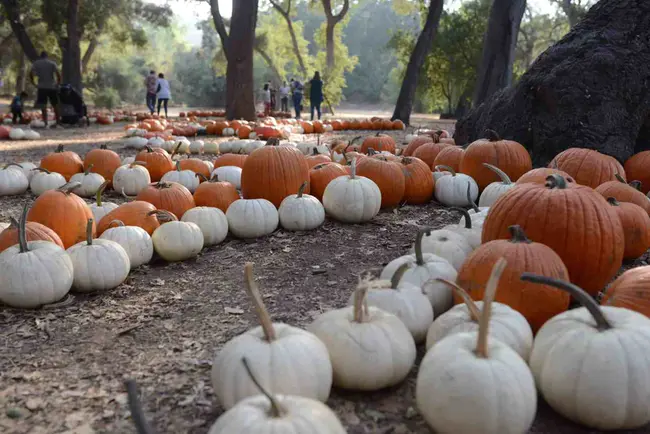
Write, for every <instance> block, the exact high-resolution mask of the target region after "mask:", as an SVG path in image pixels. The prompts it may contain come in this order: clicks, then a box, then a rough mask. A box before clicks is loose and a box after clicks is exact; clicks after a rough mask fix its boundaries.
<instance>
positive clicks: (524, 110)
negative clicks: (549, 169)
mask: <svg viewBox="0 0 650 434" xmlns="http://www.w3.org/2000/svg"><path fill="white" fill-rule="evenodd" d="M648 40H650V2H648V1H647V0H601V1H600V2H599V3H597V4H596V5H595V6H594V7H592V8H591V10H590V11H589V12H588V13H587V15H586V16H585V17H584V19H583V20H582V21H581V22H579V23H578V24H577V25H576V26H575V27H574V28H573V29H572V30H571V31H570V32H569V33H568V34H567V35H566V36H565V37H564V38H562V39H561V40H560V41H559V42H558V43H556V44H555V45H554V46H552V47H550V48H549V49H548V50H546V52H544V53H543V54H542V55H541V56H539V58H538V59H537V60H536V61H535V62H534V63H533V65H532V66H531V68H530V69H529V70H528V71H527V72H526V73H525V74H524V76H523V77H522V78H521V80H519V82H518V83H517V84H516V85H515V86H513V87H510V88H508V89H504V90H502V91H499V92H497V93H496V94H494V95H493V96H492V97H491V98H490V99H489V100H487V101H486V102H484V103H483V104H481V105H480V106H478V107H476V108H474V109H473V110H472V111H470V113H469V114H468V115H467V116H466V117H465V118H463V119H461V120H460V121H459V122H458V124H457V126H456V133H455V138H456V142H457V143H461V144H462V143H468V142H470V141H473V140H475V139H477V138H479V137H481V135H482V134H483V132H484V130H485V129H486V128H490V129H493V130H495V131H498V132H499V134H500V135H501V136H502V137H504V138H507V139H511V140H516V141H518V142H520V143H522V144H523V145H524V146H526V147H527V148H528V150H529V151H530V152H531V156H532V158H533V163H534V164H535V165H546V164H547V163H548V162H549V161H550V160H551V159H552V158H553V157H554V156H555V155H556V154H558V153H559V152H561V151H563V150H565V149H567V148H569V147H580V148H590V149H595V150H597V151H600V152H602V153H605V154H608V155H611V156H613V157H615V158H617V159H618V160H619V161H621V162H624V161H625V160H626V159H627V158H629V157H630V156H631V155H632V154H634V153H635V152H639V151H641V150H645V149H649V148H650V141H649V139H648V137H649V135H648V129H649V127H647V126H646V127H644V122H646V120H647V119H648V117H649V115H650V81H649V80H648V77H649V76H650V44H648Z"/></svg>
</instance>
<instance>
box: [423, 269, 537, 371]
mask: <svg viewBox="0 0 650 434" xmlns="http://www.w3.org/2000/svg"><path fill="white" fill-rule="evenodd" d="M493 276H494V269H493V275H492V276H490V279H493ZM441 283H445V284H447V285H448V286H449V288H450V289H451V288H453V290H454V292H456V294H458V296H459V297H461V298H462V299H463V301H464V303H461V304H457V305H456V306H454V307H453V308H451V309H450V310H448V311H447V312H445V313H444V314H442V315H440V316H438V317H437V318H436V321H435V322H434V323H433V324H432V325H431V327H429V330H428V332H427V343H426V345H427V350H429V349H431V348H432V347H433V346H435V345H436V344H437V343H438V342H440V341H442V340H443V339H445V338H446V337H447V336H450V335H453V334H456V333H464V332H474V331H477V330H478V328H479V319H480V317H481V309H483V306H484V305H485V301H482V302H481V301H477V302H475V301H473V300H472V298H471V297H470V295H469V294H468V293H467V291H465V290H464V289H463V288H461V287H460V286H458V285H457V284H456V283H454V282H453V281H449V280H444V281H441ZM489 284H490V281H489V280H488V285H489ZM484 298H485V297H484ZM490 337H494V338H496V339H498V340H499V341H500V342H502V343H504V344H506V345H508V346H509V347H510V348H512V349H513V350H514V351H515V352H516V353H517V354H519V355H520V356H521V358H522V359H524V360H525V361H528V358H529V357H530V351H531V349H532V348H533V331H532V329H531V328H530V325H529V324H528V321H527V320H526V318H525V317H524V316H523V315H522V314H520V313H519V312H517V311H516V310H514V309H513V308H511V307H510V306H508V305H507V304H503V303H496V302H494V303H492V307H491V313H490Z"/></svg>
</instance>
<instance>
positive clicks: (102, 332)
mask: <svg viewBox="0 0 650 434" xmlns="http://www.w3.org/2000/svg"><path fill="white" fill-rule="evenodd" d="M431 122H432V120H431V119H430V118H422V119H421V123H431ZM439 125H442V126H446V127H447V128H449V127H452V126H453V124H449V123H441V124H439ZM396 135H398V136H400V139H402V138H403V133H402V134H396ZM121 136H122V126H121V125H115V126H111V127H101V128H100V127H91V128H88V129H65V130H52V131H46V132H43V139H42V140H40V141H34V142H20V143H12V142H0V162H2V163H8V162H12V161H24V160H31V161H34V162H38V161H39V159H40V158H41V157H42V156H44V155H45V154H46V153H48V152H50V151H51V150H52V149H53V147H54V146H55V145H57V144H60V143H63V144H65V145H66V148H67V149H68V150H73V151H76V152H78V153H80V154H81V155H83V154H84V153H85V152H87V151H88V150H89V149H90V148H92V147H93V146H96V145H97V144H100V143H104V142H108V143H109V147H110V148H111V149H114V150H116V151H117V152H118V153H120V154H121V155H123V156H126V155H133V154H134V151H128V150H125V149H123V147H122V146H121V144H119V143H118V142H115V139H118V138H119V137H121ZM332 137H333V136H332ZM295 139H297V140H300V139H301V138H300V137H297V138H295ZM311 140H315V138H311ZM206 158H207V157H206ZM32 200H33V197H32V196H31V195H30V194H26V195H23V196H17V197H8V198H7V197H3V198H0V222H7V221H8V220H9V216H18V215H19V212H20V209H21V208H22V206H23V205H24V204H25V203H30V202H32ZM106 200H110V201H114V202H121V199H120V198H119V197H117V196H115V195H111V194H109V195H107V197H106ZM457 219H458V217H457V216H455V215H453V216H452V214H451V213H450V212H449V211H448V210H446V209H444V208H441V207H438V206H436V205H434V204H430V205H427V206H422V207H413V206H406V207H403V208H400V209H398V210H395V211H383V212H381V213H380V214H379V215H378V216H377V218H375V220H374V221H373V222H372V223H371V224H365V225H342V224H339V223H336V222H332V221H326V223H325V224H324V225H323V226H322V227H320V228H319V229H317V230H315V231H312V232H309V233H290V232H287V231H284V230H282V229H280V230H277V231H276V232H275V233H273V235H271V236H269V237H266V238H260V239H257V240H252V241H242V240H236V239H233V238H227V239H226V240H225V241H224V242H223V243H222V244H220V245H218V246H213V247H210V248H207V249H204V250H203V252H202V253H201V254H200V255H199V256H198V257H197V258H196V259H194V260H190V261H186V262H182V263H175V264H167V263H165V262H163V261H161V260H159V259H154V261H153V262H152V263H151V264H149V265H147V266H142V267H140V268H138V269H136V270H134V271H133V272H132V273H131V274H130V276H129V278H128V279H127V281H126V282H125V283H124V284H122V285H121V286H120V287H118V288H117V289H114V290H112V291H107V292H104V293H96V294H91V295H82V294H74V296H73V297H74V299H73V300H72V302H71V303H70V304H69V305H67V306H61V307H54V308H47V309H39V310H33V311H19V310H13V309H9V308H6V307H0V353H1V354H2V357H0V409H1V410H2V411H1V413H0V432H3V433H31V434H37V433H38V434H41V433H63V432H65V433H69V434H71V433H77V434H89V433H93V432H97V433H132V432H135V430H134V427H133V424H132V421H131V419H130V416H129V410H128V406H127V399H126V394H125V391H124V385H123V382H124V380H125V379H127V378H133V379H135V380H136V381H137V383H138V385H139V387H140V390H141V401H142V403H143V406H144V409H145V412H146V415H147V417H148V419H149V420H150V421H151V423H152V425H153V426H154V427H155V429H156V432H159V433H196V434H199V433H206V432H207V431H208V429H209V427H210V426H211V425H212V423H213V422H214V421H215V420H216V419H217V418H218V417H219V415H220V414H221V413H222V409H221V408H220V407H219V405H218V404H217V403H216V401H215V397H214V395H213V392H212V388H211V383H210V367H211V363H212V360H213V358H214V355H215V353H216V351H217V350H218V349H219V348H220V347H221V346H222V345H223V344H224V343H226V342H227V341H228V340H229V339H231V338H233V337H235V336H236V335H238V334H240V333H242V332H244V331H246V330H247V329H249V328H252V327H253V326H255V325H257V324H256V321H255V317H254V314H253V312H252V309H251V305H250V303H249V301H248V299H247V296H246V293H245V291H244V288H243V265H244V262H245V261H252V262H253V263H254V270H255V275H256V277H257V280H258V282H259V285H260V288H261V291H262V294H263V296H264V300H265V302H266V304H267V306H268V309H269V311H270V313H271V315H272V318H273V320H274V321H276V322H286V323H289V324H291V325H295V326H300V327H304V326H306V325H307V324H309V323H310V322H311V321H312V319H313V318H314V317H315V316H317V315H318V314H320V313H321V312H324V311H326V310H329V309H334V308H339V307H342V306H344V305H345V304H346V302H347V300H348V297H349V295H350V292H351V290H352V289H353V288H354V286H355V284H356V282H357V281H358V278H359V276H360V275H361V274H364V273H366V272H372V273H375V274H378V272H379V271H380V270H381V268H382V267H383V265H385V264H386V263H387V262H388V261H390V260H391V259H393V258H395V257H397V256H399V255H402V254H405V253H406V252H407V250H408V249H409V247H410V246H411V243H412V242H413V239H414V236H415V232H416V230H417V229H418V228H419V227H423V226H430V227H432V228H440V227H442V226H444V225H445V224H448V223H449V222H450V221H452V220H457ZM422 356H423V349H422V348H420V351H419V356H418V360H417V363H416V366H415V367H414V368H413V370H412V372H411V375H410V376H409V377H408V379H407V380H406V381H405V382H403V383H402V384H400V385H399V386H397V387H394V388H391V389H388V390H383V391H380V392H374V393H349V392H344V391H341V390H336V389H334V390H333V391H332V394H331V397H330V399H329V401H328V402H327V404H328V405H329V406H330V407H331V408H332V409H333V410H334V411H335V412H336V413H337V414H338V416H339V417H340V419H341V420H342V422H343V423H344V425H345V426H346V427H347V429H348V432H350V433H355V434H356V433H358V434H361V433H376V434H380V433H382V434H387V433H393V434H400V433H402V434H403V433H428V432H430V431H429V429H428V428H427V426H426V424H425V423H424V421H423V419H422V418H421V417H420V416H419V415H418V412H417V410H416V409H415V402H414V394H415V393H414V392H415V391H414V389H415V379H416V373H417V365H418V364H419V361H420V360H421V358H422ZM649 431H650V429H644V430H639V431H637V432H649ZM530 432H531V433H548V434H550V433H555V434H561V433H585V434H586V433H594V432H596V431H591V430H587V429H583V428H580V427H578V426H576V425H574V424H572V423H570V422H568V421H566V420H565V419H564V418H562V417H560V416H559V415H557V414H556V413H554V412H553V411H552V410H551V409H550V408H549V407H548V406H547V405H546V404H545V403H543V402H540V404H539V409H538V415H537V419H536V421H535V424H534V426H533V428H532V429H531V431H530Z"/></svg>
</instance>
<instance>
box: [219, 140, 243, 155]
mask: <svg viewBox="0 0 650 434" xmlns="http://www.w3.org/2000/svg"><path fill="white" fill-rule="evenodd" d="M237 141H238V140H228V141H225V142H221V143H219V153H220V154H231V153H232V152H231V151H232V147H233V143H235V142H237ZM241 141H242V142H243V141H244V140H241Z"/></svg>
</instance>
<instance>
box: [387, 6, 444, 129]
mask: <svg viewBox="0 0 650 434" xmlns="http://www.w3.org/2000/svg"><path fill="white" fill-rule="evenodd" d="M443 3H444V1H443V0H431V3H429V12H428V15H427V21H426V23H425V24H424V28H423V29H422V33H420V36H419V37H418V41H417V43H416V44H415V48H414V49H413V52H412V53H411V58H410V59H409V63H408V65H407V66H406V73H405V74H404V80H403V81H402V87H401V88H400V90H399V96H398V97H397V103H396V104H395V111H394V112H393V117H392V118H391V119H392V120H395V119H399V120H401V121H402V122H404V123H405V124H406V125H408V124H409V122H410V119H411V111H412V110H413V99H414V98H415V90H416V89H417V87H418V76H419V75H420V70H421V69H422V65H424V61H425V60H426V57H427V55H428V54H429V52H430V51H431V47H432V46H433V40H434V38H435V37H436V32H437V31H438V23H439V22H440V15H441V14H442V5H443Z"/></svg>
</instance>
